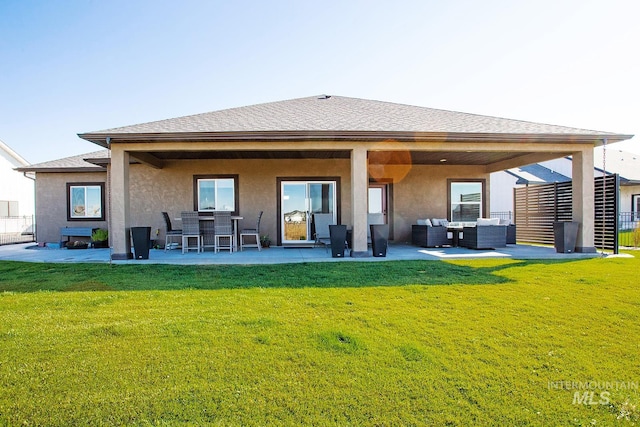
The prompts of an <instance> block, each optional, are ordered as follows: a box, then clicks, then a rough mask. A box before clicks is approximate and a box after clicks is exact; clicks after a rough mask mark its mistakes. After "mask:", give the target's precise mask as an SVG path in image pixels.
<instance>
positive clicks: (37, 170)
mask: <svg viewBox="0 0 640 427" xmlns="http://www.w3.org/2000/svg"><path fill="white" fill-rule="evenodd" d="M15 170H17V171H19V172H35V173H68V172H106V171H107V169H106V168H104V167H93V168H91V167H77V168H76V167H67V168H65V167H55V168H30V167H24V168H16V169H15Z"/></svg>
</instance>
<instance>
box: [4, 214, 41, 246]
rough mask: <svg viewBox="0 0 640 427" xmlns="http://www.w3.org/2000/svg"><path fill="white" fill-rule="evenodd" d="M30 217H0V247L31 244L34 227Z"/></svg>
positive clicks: (33, 236)
mask: <svg viewBox="0 0 640 427" xmlns="http://www.w3.org/2000/svg"><path fill="white" fill-rule="evenodd" d="M33 222H34V221H33V217H32V216H10V217H0V245H6V244H9V243H24V242H33V241H34V240H35V226H34V223H33Z"/></svg>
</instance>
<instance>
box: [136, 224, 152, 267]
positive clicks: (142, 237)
mask: <svg viewBox="0 0 640 427" xmlns="http://www.w3.org/2000/svg"><path fill="white" fill-rule="evenodd" d="M131 237H133V251H134V252H135V259H149V246H150V245H149V242H150V241H151V227H131Z"/></svg>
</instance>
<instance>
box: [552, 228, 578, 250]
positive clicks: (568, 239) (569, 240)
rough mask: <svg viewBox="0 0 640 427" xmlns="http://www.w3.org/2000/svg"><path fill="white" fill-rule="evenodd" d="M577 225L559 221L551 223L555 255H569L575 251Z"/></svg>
mask: <svg viewBox="0 0 640 427" xmlns="http://www.w3.org/2000/svg"><path fill="white" fill-rule="evenodd" d="M577 238H578V223H577V222H575V221H559V222H554V223H553V245H554V247H555V248H556V252H557V253H562V254H570V253H573V252H574V251H575V250H576V240H577Z"/></svg>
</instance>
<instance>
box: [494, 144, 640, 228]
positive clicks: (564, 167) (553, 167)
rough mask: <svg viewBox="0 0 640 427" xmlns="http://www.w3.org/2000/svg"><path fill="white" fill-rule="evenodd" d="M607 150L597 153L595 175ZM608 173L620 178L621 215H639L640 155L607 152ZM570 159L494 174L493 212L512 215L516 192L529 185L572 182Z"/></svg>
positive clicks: (612, 150)
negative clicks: (622, 213) (627, 213)
mask: <svg viewBox="0 0 640 427" xmlns="http://www.w3.org/2000/svg"><path fill="white" fill-rule="evenodd" d="M604 153H605V151H604V150H603V149H602V148H601V147H598V148H596V149H595V150H594V176H595V177H599V176H602V171H603V169H602V168H603V157H604V155H603V154H604ZM606 168H607V174H614V173H616V174H618V175H619V176H620V212H633V214H634V215H633V216H634V217H636V218H638V216H639V213H640V155H638V154H634V153H629V152H626V151H622V150H617V149H615V148H612V147H607V149H606ZM571 171H572V160H571V156H567V157H561V158H558V159H554V160H549V161H545V162H541V163H536V164H531V165H526V166H522V167H520V168H512V169H508V170H504V171H499V172H494V173H492V174H491V211H492V212H513V210H514V208H513V189H514V188H515V187H519V186H526V185H530V184H546V183H553V182H566V181H571Z"/></svg>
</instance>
